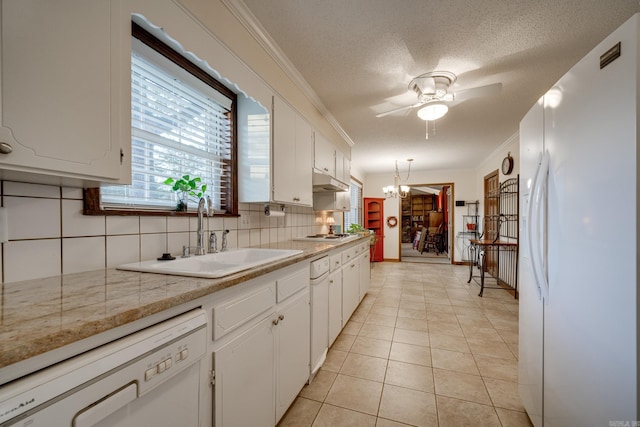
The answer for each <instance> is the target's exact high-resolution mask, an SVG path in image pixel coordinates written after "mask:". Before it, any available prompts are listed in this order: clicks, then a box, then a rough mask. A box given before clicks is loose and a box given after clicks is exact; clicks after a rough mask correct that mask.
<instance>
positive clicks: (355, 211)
mask: <svg viewBox="0 0 640 427" xmlns="http://www.w3.org/2000/svg"><path fill="white" fill-rule="evenodd" d="M349 198H350V199H351V210H350V211H349V212H345V213H344V229H345V231H346V230H347V229H348V228H349V226H350V225H351V224H362V221H361V218H362V185H361V184H360V183H358V182H357V181H354V180H351V185H350V186H349Z"/></svg>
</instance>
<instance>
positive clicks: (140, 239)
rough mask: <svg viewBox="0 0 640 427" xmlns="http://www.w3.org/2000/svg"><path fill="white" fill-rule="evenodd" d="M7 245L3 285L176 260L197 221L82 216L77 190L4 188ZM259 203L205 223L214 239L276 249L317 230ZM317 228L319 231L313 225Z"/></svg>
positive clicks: (312, 218) (301, 217)
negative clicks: (271, 213)
mask: <svg viewBox="0 0 640 427" xmlns="http://www.w3.org/2000/svg"><path fill="white" fill-rule="evenodd" d="M2 206H4V207H5V208H7V217H8V223H9V227H8V228H9V241H8V242H6V243H3V244H2V271H1V272H2V283H11V282H17V281H21V280H30V279H38V278H42V277H49V276H57V275H60V274H68V273H77V272H81V271H90V270H97V269H102V268H110V267H115V266H117V265H120V264H124V263H128V262H135V261H140V260H146V259H154V258H157V257H159V256H161V255H162V254H163V253H164V252H170V253H172V254H173V255H176V256H179V255H180V254H181V252H182V246H183V245H190V246H194V245H195V242H196V230H197V226H196V223H197V219H196V218H195V217H179V218H178V217H155V216H154V217H150V216H86V215H83V214H82V189H80V188H68V187H58V186H51V185H40V184H27V183H21V182H13V181H2ZM263 208H264V205H263V204H246V203H241V204H240V205H239V214H240V216H239V217H233V218H230V217H215V216H214V217H212V218H206V219H205V222H204V227H205V231H206V232H207V236H208V234H209V231H215V232H216V234H217V235H218V245H220V244H221V241H222V238H221V234H222V231H223V230H229V235H228V246H229V248H237V247H245V246H253V245H260V244H269V243H276V242H281V241H285V240H290V239H291V238H292V237H298V236H304V235H307V234H313V233H317V232H321V231H322V225H321V224H320V222H317V221H319V220H320V218H321V217H320V216H319V214H318V215H317V214H316V213H315V212H314V211H313V209H312V208H305V207H287V213H286V215H285V216H284V217H277V218H273V217H272V218H270V217H266V216H265V215H264V213H263ZM318 224H320V225H318Z"/></svg>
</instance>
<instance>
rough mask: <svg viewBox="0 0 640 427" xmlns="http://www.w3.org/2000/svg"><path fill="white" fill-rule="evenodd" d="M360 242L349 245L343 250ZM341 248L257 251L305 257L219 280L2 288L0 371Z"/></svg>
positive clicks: (81, 279) (129, 278) (104, 280)
mask: <svg viewBox="0 0 640 427" xmlns="http://www.w3.org/2000/svg"><path fill="white" fill-rule="evenodd" d="M367 238H368V237H367ZM363 239H364V238H363ZM361 241H362V239H357V240H351V241H349V242H347V243H345V244H344V245H345V246H346V245H349V246H350V245H351V244H352V243H354V242H361ZM340 246H342V245H330V244H324V243H313V242H300V241H287V242H280V243H277V244H270V245H263V246H256V247H261V248H271V249H298V250H302V251H303V252H302V254H300V255H297V256H293V257H290V258H286V259H284V260H281V261H277V262H274V263H270V264H266V265H263V266H261V267H258V268H253V269H250V270H245V271H242V272H239V273H236V274H233V275H229V276H226V277H224V278H220V279H200V278H193V277H181V276H170V275H164V274H154V273H138V272H130V271H121V270H116V269H113V268H111V269H105V270H95V271H89V272H84V273H76V274H68V275H63V276H56V277H49V278H45V279H37V280H29V281H24V282H16V283H8V284H4V285H2V294H1V297H0V298H1V299H0V379H2V377H4V375H2V369H3V368H5V367H8V366H9V365H12V364H15V363H18V362H22V361H25V360H26V359H29V358H32V357H35V356H39V355H42V354H44V353H46V352H49V351H52V350H56V349H59V348H61V347H63V346H65V345H68V344H72V343H76V342H78V341H80V340H83V339H86V338H90V337H92V336H94V335H96V334H100V333H103V332H108V331H110V330H112V329H114V328H117V327H120V326H124V325H127V324H128V323H130V322H134V321H136V320H140V319H144V318H145V317H148V316H152V315H154V314H156V313H160V312H163V311H165V310H169V309H171V308H174V307H178V306H180V305H182V304H185V303H188V302H190V301H193V300H196V299H198V298H201V297H204V296H206V295H209V294H212V293H214V292H217V291H219V290H222V289H224V288H227V287H230V286H234V285H237V284H239V283H242V282H246V281H248V280H251V279H254V278H256V277H259V276H261V275H263V274H266V273H269V272H271V271H275V270H278V269H280V268H283V267H286V266H288V265H292V264H294V263H296V262H299V261H303V260H305V259H308V258H311V257H315V256H317V255H320V254H322V253H325V252H329V251H330V250H332V249H335V248H338V247H340ZM2 382H3V381H0V384H1V383H2Z"/></svg>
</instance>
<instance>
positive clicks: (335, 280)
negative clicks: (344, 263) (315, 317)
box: [329, 269, 342, 347]
mask: <svg viewBox="0 0 640 427" xmlns="http://www.w3.org/2000/svg"><path fill="white" fill-rule="evenodd" d="M340 331H342V270H341V269H338V270H336V271H332V272H331V273H330V274H329V347H331V345H332V344H333V342H334V341H335V340H336V338H337V337H338V335H340Z"/></svg>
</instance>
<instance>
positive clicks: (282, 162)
mask: <svg viewBox="0 0 640 427" xmlns="http://www.w3.org/2000/svg"><path fill="white" fill-rule="evenodd" d="M238 134H239V142H238V154H239V156H238V157H239V159H238V166H239V168H238V181H239V200H240V202H243V203H253V202H277V203H283V204H289V205H300V206H312V204H313V192H312V191H313V190H312V181H311V174H312V159H313V151H312V147H313V144H312V139H313V132H312V129H311V126H310V125H309V124H308V123H307V121H306V120H304V119H303V118H302V117H301V116H300V115H299V114H298V113H297V112H296V111H294V110H293V108H291V107H290V106H289V105H288V104H287V103H286V102H284V101H283V100H282V99H280V98H279V97H278V96H274V97H273V105H272V111H271V112H269V111H267V110H266V109H265V108H264V107H262V106H261V105H259V104H258V103H256V102H255V101H252V100H250V99H247V98H244V97H240V98H239V99H238Z"/></svg>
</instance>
